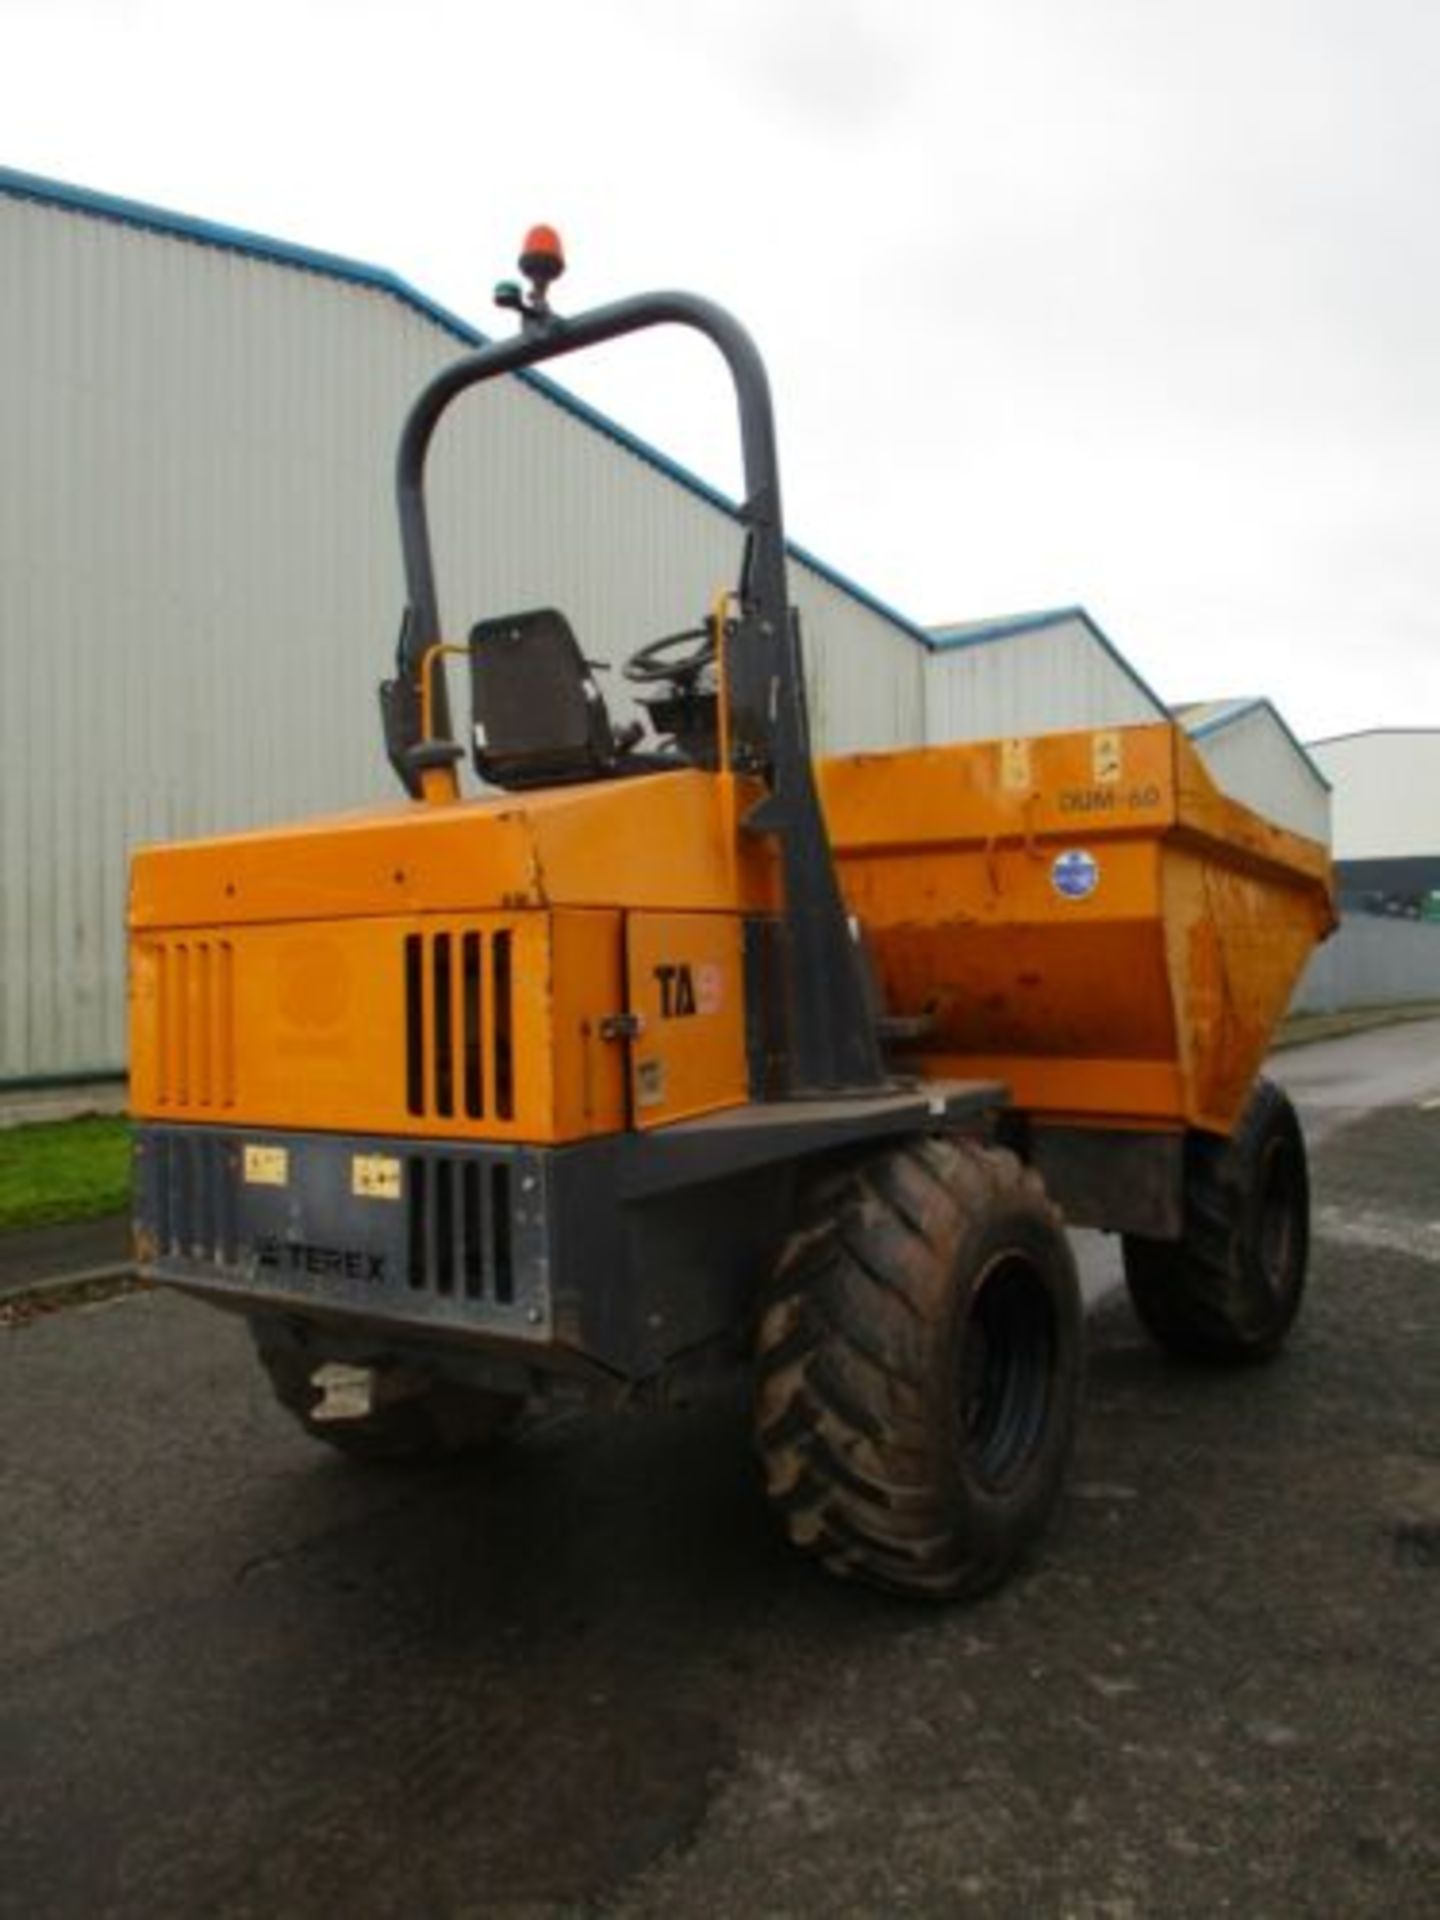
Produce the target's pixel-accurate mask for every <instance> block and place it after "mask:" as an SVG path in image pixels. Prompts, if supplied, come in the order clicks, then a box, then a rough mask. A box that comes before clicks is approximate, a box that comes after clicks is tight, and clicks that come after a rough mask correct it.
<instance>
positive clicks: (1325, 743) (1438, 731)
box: [1309, 727, 1440, 747]
mask: <svg viewBox="0 0 1440 1920" xmlns="http://www.w3.org/2000/svg"><path fill="white" fill-rule="evenodd" d="M1394 739H1401V740H1424V739H1436V740H1440V727H1357V728H1356V729H1355V731H1354V732H1353V733H1327V734H1323V735H1322V736H1321V737H1320V739H1318V740H1311V741H1310V742H1309V745H1310V746H1312V747H1335V746H1339V744H1340V743H1341V741H1344V740H1394Z"/></svg>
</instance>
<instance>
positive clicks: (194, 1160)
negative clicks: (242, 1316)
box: [148, 1130, 238, 1265]
mask: <svg viewBox="0 0 1440 1920" xmlns="http://www.w3.org/2000/svg"><path fill="white" fill-rule="evenodd" d="M148 1151H150V1152H151V1153H153V1154H154V1155H155V1167H154V1170H153V1174H152V1177H151V1179H150V1181H149V1183H148V1184H149V1190H150V1191H151V1192H152V1193H153V1194H154V1196H155V1215H154V1220H155V1239H156V1242H157V1247H158V1251H159V1253H160V1254H161V1255H162V1256H166V1255H168V1256H170V1257H171V1258H174V1259H187V1258H188V1259H193V1260H207V1261H219V1262H221V1263H222V1264H225V1265H230V1264H232V1263H233V1262H234V1260H235V1258H236V1245H237V1239H238V1235H237V1231H236V1219H235V1183H234V1175H233V1160H234V1149H233V1147H232V1146H231V1145H230V1144H229V1142H227V1141H226V1140H225V1139H223V1138H217V1137H216V1136H215V1135H214V1134H209V1133H190V1132H187V1131H184V1130H181V1131H179V1132H176V1133H161V1132H159V1131H157V1132H156V1133H154V1134H153V1135H152V1136H151V1140H150V1142H149V1146H148Z"/></svg>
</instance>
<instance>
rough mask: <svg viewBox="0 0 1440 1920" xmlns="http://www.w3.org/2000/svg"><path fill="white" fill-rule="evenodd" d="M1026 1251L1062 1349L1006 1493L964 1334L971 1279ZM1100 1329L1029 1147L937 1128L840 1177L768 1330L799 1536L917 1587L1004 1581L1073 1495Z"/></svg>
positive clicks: (810, 1206) (768, 1418)
mask: <svg viewBox="0 0 1440 1920" xmlns="http://www.w3.org/2000/svg"><path fill="white" fill-rule="evenodd" d="M1007 1251H1011V1252H1014V1251H1019V1252H1022V1253H1024V1254H1026V1255H1028V1256H1029V1257H1030V1258H1031V1259H1032V1260H1033V1261H1034V1262H1036V1263H1037V1265H1038V1266H1039V1268H1040V1270H1041V1271H1042V1272H1043V1274H1044V1288H1045V1292H1046V1298H1047V1301H1048V1303H1049V1307H1050V1309H1051V1314H1052V1317H1051V1334H1052V1337H1053V1339H1054V1362H1053V1368H1052V1370H1051V1375H1050V1376H1049V1378H1048V1385H1047V1400H1046V1408H1045V1418H1044V1423H1043V1426H1042V1430H1041V1431H1040V1433H1039V1434H1038V1435H1037V1436H1036V1439H1035V1442H1034V1445H1033V1447H1032V1448H1031V1451H1030V1455H1029V1457H1028V1458H1026V1459H1025V1460H1024V1462H1023V1463H1022V1465H1021V1466H1020V1468H1019V1470H1018V1472H1017V1473H1016V1475H1015V1476H1014V1481H1013V1484H1007V1485H1006V1486H1004V1487H1003V1488H997V1487H993V1486H989V1485H986V1484H982V1483H980V1482H977V1479H976V1472H975V1469H974V1468H973V1466H972V1464H971V1463H970V1462H969V1461H968V1460H967V1458H966V1456H965V1452H964V1447H963V1444H962V1441H963V1436H962V1434H961V1432H960V1418H959V1412H958V1403H959V1392H958V1387H957V1381H958V1373H957V1368H956V1357H957V1351H958V1349H957V1346H956V1342H957V1341H959V1340H963V1339H964V1338H965V1337H966V1331H965V1330H966V1325H967V1311H968V1307H969V1304H970V1299H971V1290H972V1288H973V1287H974V1285H975V1284H976V1282H977V1281H978V1279H979V1277H980V1275H981V1273H982V1272H984V1271H986V1270H987V1269H988V1267H989V1265H990V1263H991V1262H993V1261H994V1260H995V1259H996V1257H997V1256H998V1255H1000V1254H1002V1253H1005V1252H1007ZM1082 1344H1083V1340H1082V1330H1081V1319H1080V1304H1079V1290H1078V1283H1077V1281H1076V1277H1075V1268H1074V1262H1073V1260H1072V1258H1071V1255H1070V1251H1069V1247H1068V1244H1067V1243H1066V1240H1065V1237H1064V1232H1063V1227H1062V1224H1061V1220H1060V1216H1059V1214H1058V1212H1057V1211H1056V1209H1055V1208H1054V1207H1053V1206H1052V1205H1051V1204H1050V1202H1049V1201H1048V1200H1047V1199H1046V1197H1045V1192H1044V1188H1043V1186H1042V1185H1041V1182H1040V1180H1039V1177H1038V1175H1036V1174H1035V1173H1034V1172H1033V1171H1032V1170H1030V1169H1029V1168H1027V1167H1025V1166H1023V1165H1022V1163H1021V1162H1020V1161H1019V1160H1018V1159H1017V1158H1016V1157H1015V1156H1014V1155H1013V1154H1011V1153H1008V1152H1006V1151H1003V1150H1001V1149H995V1148H986V1147H982V1146H980V1145H978V1144H977V1143H975V1142H971V1141H965V1140H955V1139H948V1138H942V1137H929V1136H926V1137H921V1138H916V1139H911V1140H907V1141H904V1142H903V1143H901V1144H899V1145H898V1146H894V1147H891V1148H888V1149H886V1150H884V1151H883V1152H880V1153H878V1154H872V1155H871V1156H869V1157H868V1158H866V1159H863V1160H860V1161H852V1162H851V1163H850V1164H849V1165H848V1166H842V1167H841V1168H840V1169H838V1170H826V1171H824V1172H822V1174H821V1175H820V1177H819V1178H818V1179H816V1180H815V1181H813V1182H812V1184H811V1186H810V1188H809V1190H808V1192H806V1193H805V1194H804V1195H803V1197H802V1202H801V1210H800V1217H799V1220H798V1221H797V1225H796V1228H795V1231H794V1232H793V1234H792V1235H791V1238H790V1240H789V1242H788V1244H787V1246H786V1248H785V1250H784V1252H783V1254H782V1256H781V1258H780V1261H779V1263H778V1265H777V1268H776V1271H775V1274H774V1276H773V1277H772V1279H771V1280H770V1282H769V1283H768V1285H767V1287H766V1289H765V1291H764V1294H763V1297H762V1302H761V1315H760V1328H759V1336H758V1352H757V1378H756V1438H757V1445H758V1448H759V1452H760V1456H761V1459H762V1462H763V1464H764V1470H765V1477H766V1484H767V1491H768V1493H769V1497H770V1501H771V1504H772V1506H773V1507H774V1509H775V1510H776V1512H777V1513H778V1515H779V1516H780V1518H781V1520H782V1522H783V1524H784V1527H785V1530H786V1532H787V1534H788V1536H789V1538H790V1540H791V1541H792V1543H793V1544H794V1545H795V1546H797V1547H798V1548H799V1549H800V1550H801V1551H802V1552H804V1553H807V1554H809V1555H811V1556H813V1557H815V1558H818V1559H819V1560H820V1561H821V1562H822V1563H823V1564H824V1565H825V1566H826V1567H827V1568H828V1569H829V1570H830V1571H831V1572H833V1573H837V1574H839V1575H842V1576H844V1577H849V1578H854V1579H859V1580H863V1581H866V1582H868V1583H870V1584H872V1585H875V1586H879V1587H883V1588H887V1589H889V1590H892V1591H896V1592H900V1593H904V1594H910V1595H919V1596H924V1597H931V1598H935V1599H942V1600H946V1599H955V1598H960V1597H963V1596H966V1595H970V1594H974V1593H978V1592H981V1591H983V1590H984V1589H985V1588H987V1587H989V1586H992V1585H994V1584H995V1583H996V1582H997V1581H998V1580H999V1579H1001V1578H1002V1577H1003V1576H1004V1574H1005V1573H1006V1572H1007V1571H1008V1570H1009V1568H1010V1567H1011V1566H1012V1565H1013V1563H1014V1562H1015V1561H1016V1560H1017V1559H1018V1558H1019V1557H1020V1556H1021V1555H1022V1554H1023V1553H1024V1551H1025V1550H1026V1549H1027V1548H1028V1546H1029V1545H1030V1544H1031V1543H1032V1542H1033V1540H1034V1539H1035V1538H1036V1536H1037V1535H1038V1534H1039V1533H1040V1532H1041V1530H1042V1529H1043V1527H1044V1525H1045V1523H1046V1521H1047V1520H1048V1519H1049V1516H1050V1513H1051V1511H1052V1509H1053V1507H1054V1504H1055V1501H1056V1499H1057V1498H1058V1496H1059V1492H1060V1488H1061V1484H1062V1481H1063V1476H1064V1469H1065V1466H1066V1464H1067V1461H1068V1457H1069V1453H1070V1451H1071V1446H1072V1443H1073V1437H1074V1428H1075V1424H1076V1419H1077V1414H1078V1400H1079V1388H1080V1375H1081V1371H1082Z"/></svg>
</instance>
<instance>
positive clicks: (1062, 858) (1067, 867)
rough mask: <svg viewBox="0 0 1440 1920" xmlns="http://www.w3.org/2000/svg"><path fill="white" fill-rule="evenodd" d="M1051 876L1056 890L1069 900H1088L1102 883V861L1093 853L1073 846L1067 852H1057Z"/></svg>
mask: <svg viewBox="0 0 1440 1920" xmlns="http://www.w3.org/2000/svg"><path fill="white" fill-rule="evenodd" d="M1050 878H1051V880H1052V881H1053V882H1054V884H1055V891H1056V892H1057V893H1063V894H1064V896H1065V898H1066V899H1067V900H1088V899H1089V897H1090V895H1091V894H1092V893H1094V891H1095V889H1096V887H1098V886H1099V884H1100V863H1099V862H1098V861H1097V860H1096V858H1095V856H1094V854H1093V853H1086V852H1084V851H1083V850H1082V849H1081V848H1079V847H1072V848H1071V849H1070V850H1069V852H1067V853H1057V854H1056V856H1055V864H1054V866H1052V867H1051V869H1050Z"/></svg>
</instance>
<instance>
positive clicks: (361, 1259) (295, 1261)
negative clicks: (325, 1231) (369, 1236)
mask: <svg viewBox="0 0 1440 1920" xmlns="http://www.w3.org/2000/svg"><path fill="white" fill-rule="evenodd" d="M255 1262H256V1265H257V1266H261V1267H270V1268H281V1269H286V1270H288V1271H289V1272H291V1273H309V1274H314V1275H315V1276H316V1278H317V1279H318V1278H320V1277H322V1276H324V1275H327V1274H333V1275H335V1276H336V1277H337V1278H339V1279H342V1280H384V1278H385V1256H384V1254H383V1253H359V1252H356V1251H355V1250H354V1249H353V1248H350V1247H317V1246H312V1245H310V1244H309V1243H308V1242H307V1241H303V1240H280V1239H277V1238H276V1237H275V1235H273V1234H261V1235H260V1236H259V1237H258V1239H257V1240H256V1242H255Z"/></svg>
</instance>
